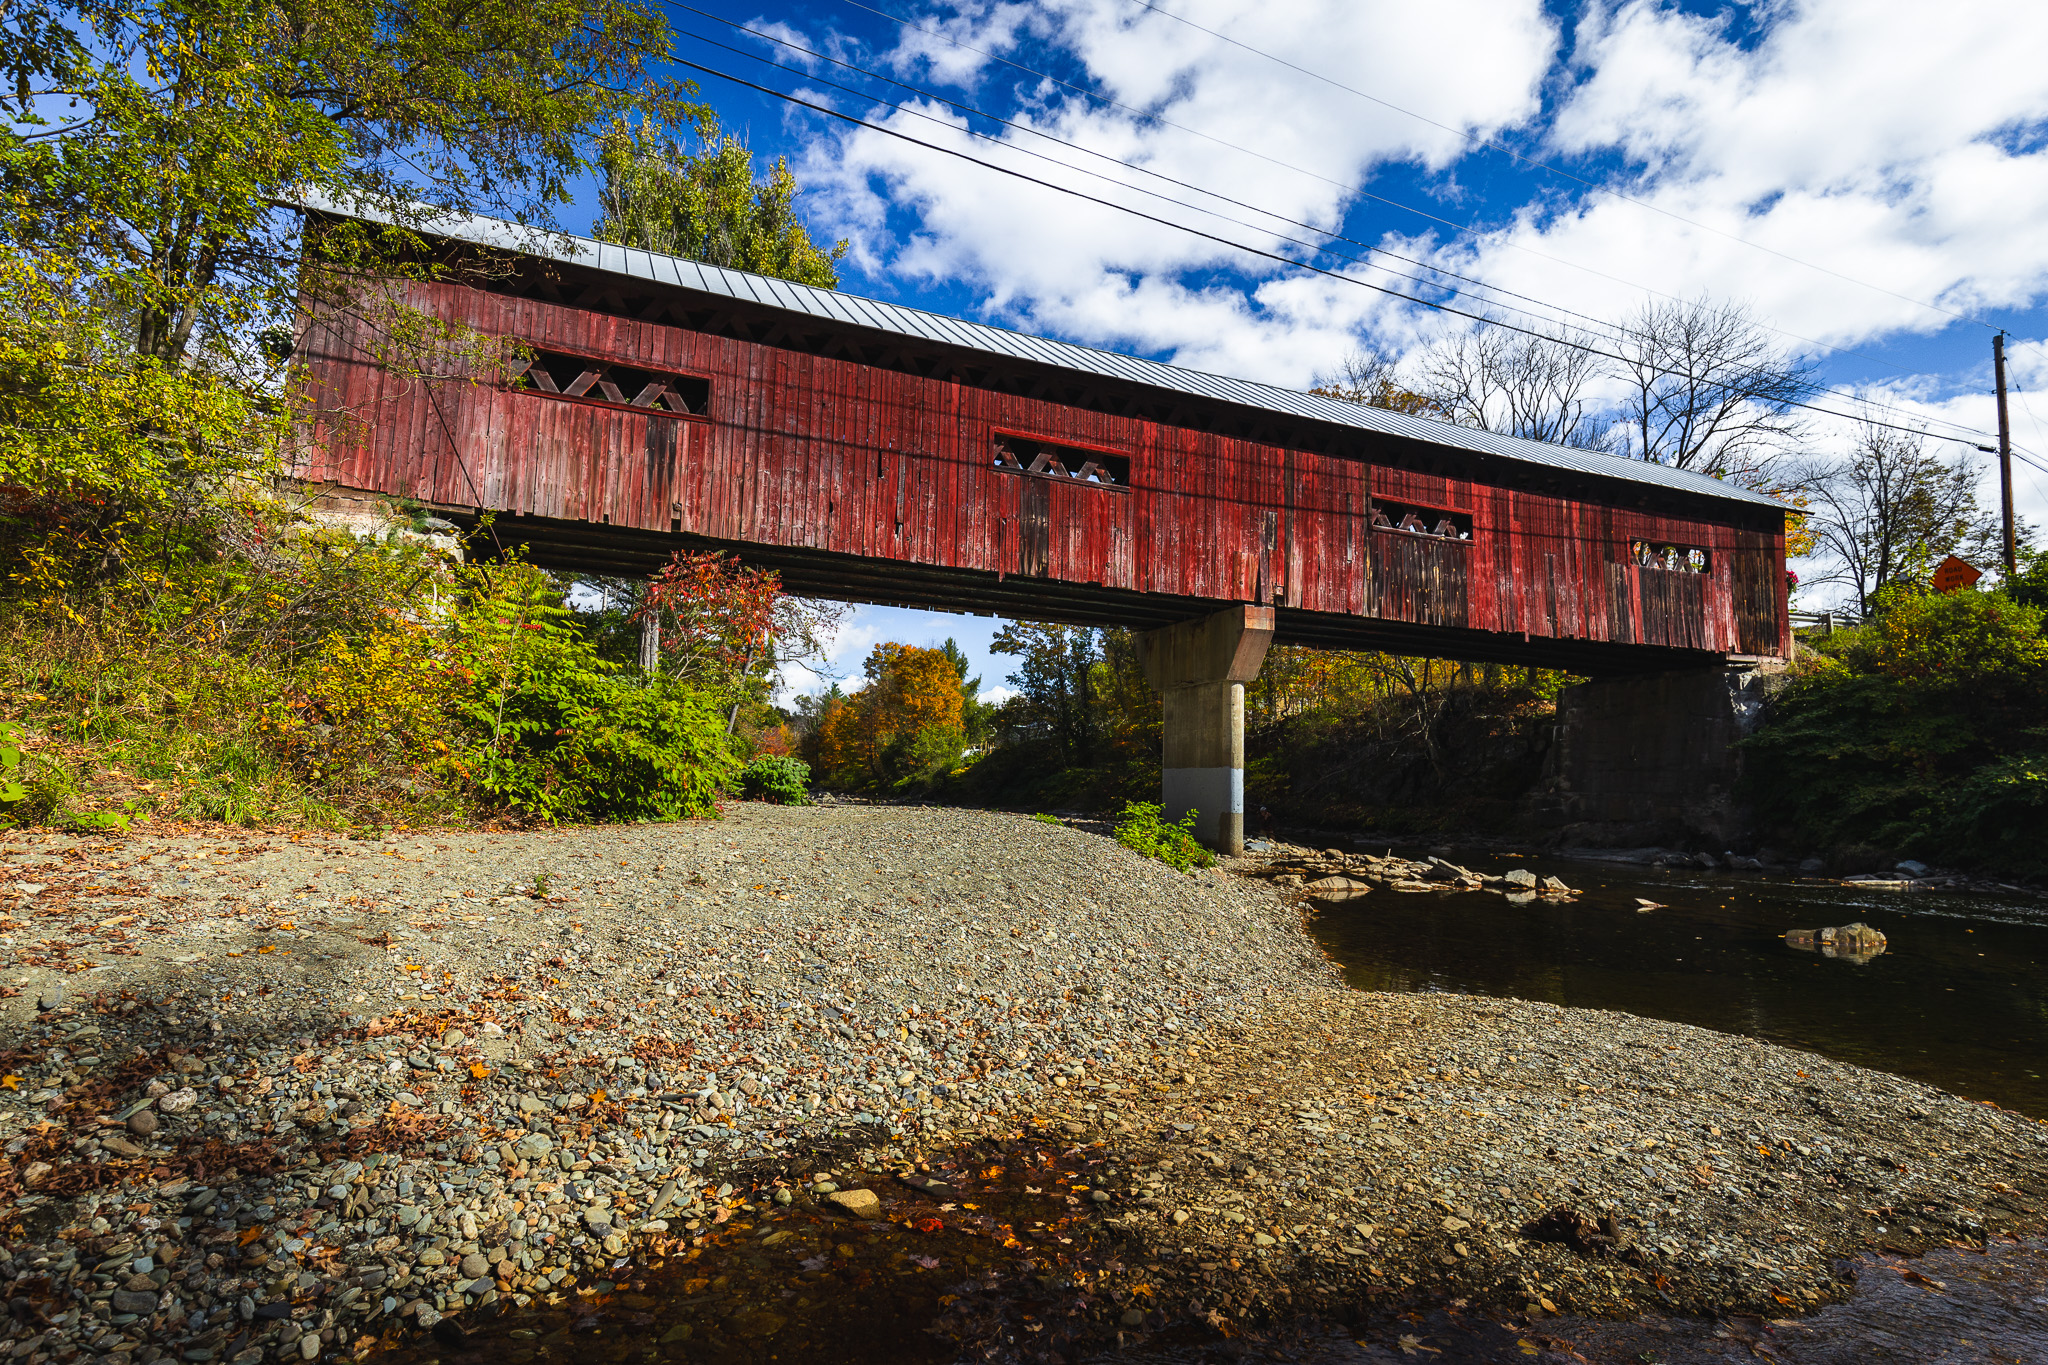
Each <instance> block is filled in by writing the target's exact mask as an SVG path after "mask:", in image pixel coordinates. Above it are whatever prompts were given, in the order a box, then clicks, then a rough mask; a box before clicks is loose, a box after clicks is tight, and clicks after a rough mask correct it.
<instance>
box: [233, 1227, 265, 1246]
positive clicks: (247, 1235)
mask: <svg viewBox="0 0 2048 1365" xmlns="http://www.w3.org/2000/svg"><path fill="white" fill-rule="evenodd" d="M262 1235H263V1229H262V1227H261V1226H260V1225H259V1226H257V1227H253V1228H243V1229H242V1235H241V1237H240V1238H238V1239H237V1240H236V1243H235V1245H237V1246H247V1245H249V1243H251V1242H253V1241H255V1240H256V1239H257V1238H258V1237H261V1236H262Z"/></svg>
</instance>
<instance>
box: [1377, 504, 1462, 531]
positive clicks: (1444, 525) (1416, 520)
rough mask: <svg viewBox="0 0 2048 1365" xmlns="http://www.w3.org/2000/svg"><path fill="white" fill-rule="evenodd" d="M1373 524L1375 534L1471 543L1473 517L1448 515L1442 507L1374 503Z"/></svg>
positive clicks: (1456, 513) (1452, 513)
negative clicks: (1376, 532) (1403, 532)
mask: <svg viewBox="0 0 2048 1365" xmlns="http://www.w3.org/2000/svg"><path fill="white" fill-rule="evenodd" d="M1372 524H1373V527H1374V528H1375V529H1376V530H1381V531H1405V532H1407V533H1408V534H1409V535H1411V536H1436V537H1437V538H1439V539H1441V540H1470V539H1472V514H1471V513H1470V512H1449V511H1445V510H1444V509H1443V508H1441V507H1418V506H1415V505H1413V504H1411V503H1401V502H1380V501H1378V500H1375V501H1374V502H1373V505H1372Z"/></svg>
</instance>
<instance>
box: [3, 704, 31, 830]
mask: <svg viewBox="0 0 2048 1365" xmlns="http://www.w3.org/2000/svg"><path fill="white" fill-rule="evenodd" d="M20 768H21V727H20V726H19V725H16V724H15V723H14V722H13V721H0V812H4V811H5V810H6V809H7V808H8V807H10V806H13V805H16V804H18V803H19V802H22V801H26V800H27V799H28V788H27V787H24V786H22V785H21V783H20V782H18V781H17V780H16V779H15V774H16V773H17V772H18V771H19V770H20Z"/></svg>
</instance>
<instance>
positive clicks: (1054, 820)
mask: <svg viewBox="0 0 2048 1365" xmlns="http://www.w3.org/2000/svg"><path fill="white" fill-rule="evenodd" d="M1031 818H1032V819H1034V820H1036V821H1038V823H1039V824H1041V825H1064V824H1066V823H1067V822H1066V821H1064V820H1062V819H1060V818H1059V816H1057V815H1047V814H1046V813H1045V812H1044V811H1040V812H1038V814H1036V815H1034V816H1032V817H1031Z"/></svg>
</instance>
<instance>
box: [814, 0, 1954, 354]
mask: <svg viewBox="0 0 2048 1365" xmlns="http://www.w3.org/2000/svg"><path fill="white" fill-rule="evenodd" d="M841 2H842V3H843V4H846V5H849V6H851V7H852V8H854V9H857V10H863V11H865V12H866V13H869V14H872V15H874V16H876V17H877V18H881V19H887V20H889V21H890V22H891V23H894V24H899V25H901V26H902V27H904V28H907V29H909V30H911V31H912V32H914V33H922V34H924V35H925V36H927V37H931V38H938V39H940V40H942V41H944V42H947V43H951V44H952V45H953V46H954V47H957V48H959V49H960V50H961V51H963V52H972V53H974V54H975V55H976V56H978V57H986V58H987V59H988V60H990V61H992V62H1000V63H1001V64H1002V65H1004V66H1007V67H1010V68H1012V69H1013V70H1016V71H1021V72H1023V73H1024V74H1025V75H1027V76H1035V77H1037V78H1038V79H1040V80H1043V81H1050V82H1052V83H1053V84H1054V85H1057V86H1060V87H1062V88H1063V89H1067V90H1071V91H1073V92H1074V93H1075V94H1077V95H1080V96H1081V97H1082V98H1084V99H1089V100H1094V101H1096V102H1097V103H1100V104H1103V105H1107V106H1108V107H1109V108H1112V109H1119V110H1122V111H1123V112H1125V113H1128V114H1130V115H1132V116H1133V117H1135V118H1138V119H1141V120H1144V121H1146V122H1151V123H1157V124H1159V125H1161V126H1162V127H1167V128H1173V129H1177V130H1178V131H1180V132H1183V133H1187V134H1188V135H1190V136H1192V137H1198V138H1201V139H1202V140H1203V141H1205V142H1211V143H1214V144H1215V145H1216V146H1218V147H1224V148H1228V149H1229V150H1231V151H1233V152H1238V153H1241V154H1243V155H1245V156H1250V157H1256V158H1257V159H1258V160H1260V161H1264V162H1266V163H1268V164H1269V165H1273V166H1278V167H1280V168H1281V169H1283V170H1289V171H1293V172H1294V173H1295V174H1297V175H1305V176H1308V177H1309V178H1310V179H1312V180H1320V181H1322V182H1323V183H1324V184H1326V185H1334V186H1336V187H1337V188H1338V189H1340V190H1343V191H1344V192H1345V193H1347V194H1355V195H1358V196H1360V197H1362V198H1365V199H1371V200H1373V201H1374V202H1376V203H1381V204H1385V205H1387V206H1388V207H1390V208H1396V209H1400V210H1401V211H1402V212H1404V213H1412V214H1415V215H1416V216H1417V217H1420V218H1424V219H1427V220H1428V221H1430V222H1432V223H1441V224H1443V225H1444V226H1445V227H1449V228H1455V229H1457V230H1458V232H1459V233H1461V234H1471V235H1473V236H1478V235H1479V229H1478V228H1476V227H1474V226H1473V225H1472V224H1470V223H1460V222H1457V221H1455V220H1453V219H1450V218H1445V217H1443V216H1441V215H1439V214H1434V213H1431V212H1429V211H1428V210H1427V209H1420V208H1417V207H1415V206H1414V205H1413V204H1404V203H1402V202H1401V201H1400V200H1398V199H1389V198H1387V197H1386V196H1385V195H1382V194H1375V193H1374V192H1373V191H1371V190H1368V189H1366V188H1365V187H1364V186H1363V185H1357V184H1351V183H1347V182H1345V181H1342V180H1333V179H1331V178H1330V177H1329V176H1327V175H1324V174H1322V173H1321V172H1320V171H1312V170H1309V169H1308V168H1306V167H1304V166H1297V165H1295V164H1294V163H1293V162H1291V161H1283V160H1281V159H1280V158H1278V157H1275V156H1269V155H1267V154H1266V153H1264V152H1260V151H1256V150H1254V149H1252V148H1250V147H1243V146H1240V145H1238V144H1237V143H1235V142H1228V141H1225V140H1224V139H1222V138H1219V137H1216V136H1214V135H1213V134H1210V133H1205V132H1203V131H1201V130H1200V129H1199V128H1190V127H1189V126H1188V125H1186V124H1184V123H1175V122H1174V121H1173V120H1172V119H1169V118H1164V117H1161V116H1160V115H1157V114H1153V113H1149V112H1147V111H1146V110H1143V109H1139V108H1137V107H1135V106H1133V105H1128V104H1125V103H1123V102H1122V101H1120V100H1116V99H1113V98H1111V97H1110V96H1108V95H1104V94H1101V93H1099V92H1097V91H1094V90H1090V89H1088V88H1087V87H1086V86H1082V85H1076V84H1074V83H1073V82H1072V81H1068V80H1063V79H1061V78H1060V77H1058V76H1055V75H1052V74H1051V73H1049V72H1045V71H1040V70H1038V69H1037V68H1035V67H1030V66H1026V65H1025V64H1024V63H1022V62H1019V61H1014V60H1012V59H1011V58H1008V57H1004V56H1002V55H1000V54H999V53H995V52H990V51H988V50H987V49H986V48H979V47H975V46H974V45H973V44H971V43H963V42H961V41H960V40H959V39H958V38H955V37H954V36H953V35H951V34H950V33H944V32H941V31H939V30H937V29H930V28H925V27H924V26H922V25H920V24H916V23H913V22H912V21H910V20H908V19H902V18H898V17H897V16H896V15H893V14H890V13H888V12H887V11H885V10H879V9H875V8H874V7H873V6H871V5H865V4H862V3H861V2H860V0H841ZM1139 3H1143V0H1139ZM1146 7H1147V8H1148V9H1149V8H1153V7H1152V6H1150V5H1147V6H1146ZM1159 13H1161V14H1163V15H1165V16H1166V17H1167V18H1170V19H1179V16H1178V15H1174V14H1170V13H1168V12H1167V11H1165V10H1160V11H1159ZM1180 22H1182V23H1189V22H1190V21H1188V20H1180ZM1190 26H1191V27H1200V26H1199V25H1193V24H1191V25H1190ZM1204 31H1205V32H1206V31H1207V30H1204ZM1218 36H1219V37H1220V36H1221V35H1218ZM1223 41H1225V42H1229V43H1236V45H1237V46H1239V47H1244V48H1245V50H1246V51H1247V52H1252V53H1254V54H1255V55H1258V56H1262V57H1268V58H1269V59H1270V60H1273V61H1281V60H1282V59H1281V58H1278V57H1272V56H1271V54H1270V53H1265V52H1260V51H1259V50H1258V49H1256V48H1251V47H1246V45H1245V44H1243V43H1238V42H1237V40H1236V39H1234V38H1223ZM828 60H829V59H828ZM1308 74H1310V75H1315V76H1316V79H1318V80H1328V79H1329V78H1328V77H1325V76H1321V75H1317V74H1316V73H1314V72H1310V73H1308ZM1333 83H1334V82H1333ZM1341 88H1343V89H1346V90H1350V87H1349V86H1344V87H1341ZM1351 93H1352V94H1356V95H1360V96H1361V97H1362V98H1365V99H1377V97H1376V96H1373V95H1366V94H1364V92H1362V91H1356V90H1352V91H1351ZM1380 102H1381V103H1384V101H1380ZM1388 107H1389V108H1396V106H1393V105H1389V106H1388ZM1398 112H1400V113H1403V114H1408V113H1409V111H1408V110H1405V109H1399V110H1398ZM1409 116H1410V117H1413V118H1420V117H1421V115H1416V114H1410V115H1409ZM1423 121H1424V122H1429V120H1427V119H1425V120H1423ZM1436 126H1437V127H1443V126H1444V125H1442V124H1437V125H1436ZM1449 131H1453V132H1456V131H1458V130H1456V129H1451V130H1449ZM1460 135H1461V136H1464V137H1468V138H1470V137H1474V136H1475V135H1474V134H1470V133H1461V134H1460ZM1487 145H1491V144H1487ZM1499 150H1501V151H1503V152H1506V153H1507V154H1508V155H1510V156H1516V155H1518V154H1517V153H1515V152H1513V151H1511V150H1510V149H1508V148H1505V147H1503V148H1500V149H1499ZM1531 164H1534V165H1542V163H1540V162H1533V163H1531ZM1543 169H1545V170H1550V169H1552V168H1551V167H1549V166H1543ZM1556 173H1557V174H1559V175H1570V173H1569V172H1566V171H1558V172H1556ZM1571 178H1572V179H1579V177H1577V176H1572V177H1571ZM1580 183H1582V184H1586V185H1589V186H1591V187H1592V188H1595V189H1602V187H1601V186H1599V185H1597V184H1595V183H1594V182H1592V181H1584V180H1582V181H1581V182H1580ZM1602 192H1603V193H1609V194H1614V195H1616V196H1617V197H1619V198H1623V199H1627V196H1626V195H1621V194H1620V192H1619V191H1614V190H1604V189H1603V191H1602ZM1629 202H1631V203H1634V202H1637V201H1634V200H1630V201H1629ZM1643 207H1646V208H1651V209H1654V210H1655V211H1656V212H1659V213H1667V214H1668V211H1667V210H1664V209H1657V208H1656V206H1655V205H1652V204H1645V205H1643ZM1668 216H1670V217H1674V218H1676V217H1678V215H1676V214H1668ZM1680 221H1689V220H1686V219H1682V218H1681V219H1680ZM1696 226H1701V227H1703V228H1704V230H1705V231H1708V232H1717V231H1719V229H1716V228H1705V227H1704V225H1703V224H1701V225H1696ZM1722 235H1724V236H1725V235H1727V234H1725V233H1724V234H1722ZM1735 240H1737V241H1741V240H1742V239H1741V238H1736V239H1735ZM1502 245H1505V246H1507V247H1509V248H1511V249H1512V250H1515V251H1521V252H1525V253H1527V254H1528V255H1531V256H1535V257H1537V258H1538V259H1540V260H1545V261H1549V262H1551V263H1552V264H1554V265H1561V266H1564V267H1566V268H1567V269H1570V270H1578V271H1583V272H1584V273H1586V274H1588V275H1592V276H1594V277H1595V278H1598V279H1603V280H1606V281H1608V282H1609V283H1611V284H1619V285H1623V286H1625V287H1627V288H1629V289H1638V290H1641V291H1642V292H1643V293H1645V294H1650V295H1653V296H1655V297H1657V298H1661V299H1667V300H1671V301H1673V302H1682V301H1683V300H1680V299H1678V298H1677V297H1676V296H1675V295H1672V294H1667V293H1665V292H1664V291H1663V290H1661V289H1654V288H1652V287H1651V286H1649V285H1646V284H1642V283H1640V282H1638V281H1635V280H1627V279H1623V278H1621V277H1620V276H1618V275H1610V274H1608V273H1607V272H1605V271H1603V270H1595V269H1594V268H1593V267H1592V266H1589V265H1583V264H1581V263H1579V262H1577V261H1571V260H1567V259H1565V258H1564V257H1562V256H1554V255H1552V254H1551V253H1550V252H1547V251H1539V250H1537V249H1536V248H1535V247H1532V246H1528V245H1526V244H1524V243H1521V242H1515V241H1503V243H1502ZM1748 245H1752V246H1755V245H1756V244H1755V243H1748ZM1757 250H1759V251H1769V250H1771V248H1769V247H1763V246H1758V247H1757ZM1778 254H1782V253H1778ZM1786 259H1787V260H1792V259H1793V258H1791V257H1789V256H1788V257H1786ZM1797 264H1802V265H1803V264H1805V262H1797ZM1813 268H1814V269H1816V270H1819V269H1822V267H1820V266H1814V267H1813ZM1830 273H1832V272H1830ZM1841 278H1842V279H1845V280H1849V283H1851V284H1862V283H1863V281H1860V280H1851V279H1849V277H1848V276H1846V275H1845V276H1841ZM1868 287H1869V288H1872V289H1876V288H1878V286H1876V285H1870V286H1868ZM1881 292H1887V293H1888V292H1890V291H1888V290H1886V291H1881ZM1894 297H1896V298H1899V299H1901V300H1903V301H1904V302H1906V303H1912V304H1916V305H1917V306H1920V307H1924V308H1933V309H1934V311H1935V312H1947V311H1948V310H1946V309H1942V308H1935V307H1934V305H1932V304H1923V303H1921V302H1920V301H1919V300H1917V299H1911V298H1907V297H1906V296H1905V295H1903V294H1900V295H1894ZM1949 316H1951V317H1955V318H1960V319H1962V320H1963V321H1965V322H1974V321H1976V320H1975V319H1974V318H1967V317H1964V316H1963V315H1962V314H1960V313H1950V314H1949ZM1762 325H1763V326H1764V327H1765V328H1766V329H1767V330H1769V331H1771V332H1775V333H1777V334H1778V335H1779V336H1784V337H1790V338H1792V339H1793V340H1794V341H1802V342H1805V343H1806V344H1807V345H1809V346H1818V347H1821V348H1823V349H1825V350H1830V351H1836V352H1838V353H1841V354H1847V355H1854V356H1856V357H1857V358H1858V359H1861V360H1867V361H1869V362H1871V363H1872V364H1876V365H1884V366H1887V367H1888V368H1891V369H1895V370H1898V371H1900V372H1901V373H1905V372H1906V370H1905V367H1904V366H1902V365H1898V364H1895V363H1894V362H1892V361H1889V360H1883V359H1880V358H1879V357H1876V356H1869V355H1864V354H1863V353H1862V352H1860V351H1844V350H1843V348H1841V347H1839V346H1835V345H1833V344H1832V343H1829V342H1825V341H1819V340H1816V339H1814V338H1812V337H1806V336H1801V335H1799V334H1798V333H1796V332H1788V331H1786V330H1784V329H1783V328H1780V327H1773V326H1770V324H1768V323H1765V324H1762ZM1980 325H1985V324H1980Z"/></svg>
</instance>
